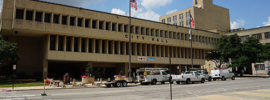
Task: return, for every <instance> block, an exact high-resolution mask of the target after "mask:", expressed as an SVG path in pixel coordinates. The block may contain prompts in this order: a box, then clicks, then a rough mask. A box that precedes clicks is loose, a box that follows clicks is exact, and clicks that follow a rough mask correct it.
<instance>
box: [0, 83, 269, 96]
mask: <svg viewBox="0 0 270 100" xmlns="http://www.w3.org/2000/svg"><path fill="white" fill-rule="evenodd" d="M269 83H270V79H269V78H240V79H239V78H237V79H236V80H235V81H233V80H227V81H212V82H206V83H204V84H201V83H196V84H191V85H177V84H174V85H172V87H173V100H270V84H269ZM169 89H170V88H169V84H165V85H144V86H132V87H126V88H83V89H56V90H47V91H46V93H47V95H48V96H45V97H42V96H40V94H41V93H42V92H43V91H41V90H32V91H14V92H0V99H1V100H170V90H169Z"/></svg>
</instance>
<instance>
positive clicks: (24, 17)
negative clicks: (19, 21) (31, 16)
mask: <svg viewBox="0 0 270 100" xmlns="http://www.w3.org/2000/svg"><path fill="white" fill-rule="evenodd" d="M23 13H24V15H23V19H24V20H25V19H26V9H24V11H23Z"/></svg>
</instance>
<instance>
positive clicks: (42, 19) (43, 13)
mask: <svg viewBox="0 0 270 100" xmlns="http://www.w3.org/2000/svg"><path fill="white" fill-rule="evenodd" d="M44 20H45V12H42V18H41V21H42V23H44Z"/></svg>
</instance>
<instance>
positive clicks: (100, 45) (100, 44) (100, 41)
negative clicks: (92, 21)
mask: <svg viewBox="0 0 270 100" xmlns="http://www.w3.org/2000/svg"><path fill="white" fill-rule="evenodd" d="M98 45H99V53H100V54H102V40H99V44H98Z"/></svg>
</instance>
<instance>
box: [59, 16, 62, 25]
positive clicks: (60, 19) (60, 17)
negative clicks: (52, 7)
mask: <svg viewBox="0 0 270 100" xmlns="http://www.w3.org/2000/svg"><path fill="white" fill-rule="evenodd" d="M59 24H62V14H60V15H59Z"/></svg>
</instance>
